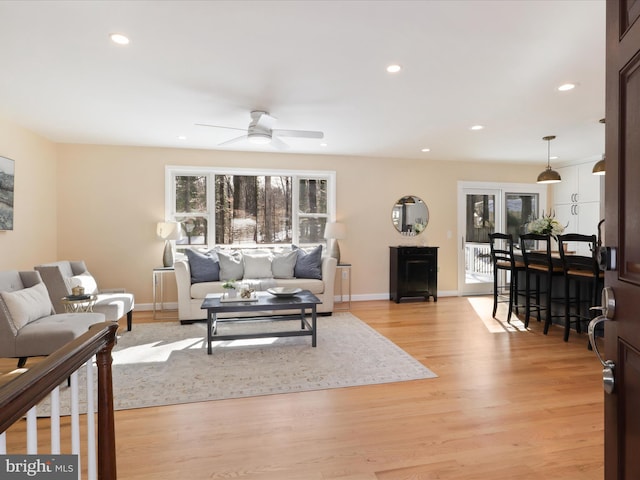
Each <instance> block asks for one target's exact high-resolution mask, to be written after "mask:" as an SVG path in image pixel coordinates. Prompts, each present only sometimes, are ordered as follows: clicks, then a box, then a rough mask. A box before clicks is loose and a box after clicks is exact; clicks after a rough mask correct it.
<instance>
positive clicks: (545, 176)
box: [538, 135, 562, 183]
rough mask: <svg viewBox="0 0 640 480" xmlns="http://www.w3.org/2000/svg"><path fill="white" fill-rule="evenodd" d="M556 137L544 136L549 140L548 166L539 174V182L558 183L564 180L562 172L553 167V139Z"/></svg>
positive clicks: (544, 138)
mask: <svg viewBox="0 0 640 480" xmlns="http://www.w3.org/2000/svg"><path fill="white" fill-rule="evenodd" d="M554 138H556V136H555V135H548V136H546V137H542V139H543V140H545V141H546V142H547V168H546V169H545V170H544V171H543V172H542V173H541V174H540V175H538V183H558V182H561V181H562V178H560V174H559V173H558V172H556V171H555V170H552V169H551V140H553V139H554Z"/></svg>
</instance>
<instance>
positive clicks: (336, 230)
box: [324, 222, 347, 240]
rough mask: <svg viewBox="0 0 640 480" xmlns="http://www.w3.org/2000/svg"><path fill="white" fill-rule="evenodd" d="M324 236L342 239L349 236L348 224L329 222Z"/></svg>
mask: <svg viewBox="0 0 640 480" xmlns="http://www.w3.org/2000/svg"><path fill="white" fill-rule="evenodd" d="M324 238H334V239H336V240H340V239H343V238H347V226H346V225H345V224H344V223H338V222H331V223H327V225H326V226H325V228H324Z"/></svg>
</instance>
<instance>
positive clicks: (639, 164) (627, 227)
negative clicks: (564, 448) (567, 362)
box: [605, 0, 640, 480]
mask: <svg viewBox="0 0 640 480" xmlns="http://www.w3.org/2000/svg"><path fill="white" fill-rule="evenodd" d="M639 16H640V1H637V0H607V88H606V90H607V92H606V99H607V102H606V104H607V107H606V147H605V152H606V180H605V184H606V190H605V196H606V198H605V210H606V217H605V218H606V222H605V230H606V234H605V244H606V245H610V246H612V247H616V249H617V252H616V253H617V266H616V268H615V269H613V270H611V271H607V272H606V277H605V284H606V285H607V286H608V287H611V289H612V290H613V294H614V295H615V301H616V308H615V315H614V318H613V321H608V322H605V356H606V358H607V359H611V360H613V361H614V362H615V368H614V378H615V385H614V391H613V393H612V394H605V479H606V480H637V479H640V455H639V453H640V301H639V300H638V299H639V298H640V20H639V19H638V17H639Z"/></svg>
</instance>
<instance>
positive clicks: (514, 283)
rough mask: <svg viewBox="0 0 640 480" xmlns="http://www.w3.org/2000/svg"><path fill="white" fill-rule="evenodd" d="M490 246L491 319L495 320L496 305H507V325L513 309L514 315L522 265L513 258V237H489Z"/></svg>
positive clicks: (503, 234)
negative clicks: (491, 276) (491, 266)
mask: <svg viewBox="0 0 640 480" xmlns="http://www.w3.org/2000/svg"><path fill="white" fill-rule="evenodd" d="M489 243H490V245H491V263H492V265H493V313H492V316H493V318H496V311H497V309H498V303H508V304H509V312H508V313H507V323H511V313H512V312H513V307H514V306H515V308H516V314H518V313H520V312H519V307H520V306H522V305H519V304H518V293H519V290H518V272H521V271H524V263H523V262H521V261H517V260H515V258H514V256H513V236H512V235H511V234H506V233H492V234H490V235H489Z"/></svg>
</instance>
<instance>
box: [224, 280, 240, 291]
mask: <svg viewBox="0 0 640 480" xmlns="http://www.w3.org/2000/svg"><path fill="white" fill-rule="evenodd" d="M222 288H225V289H227V290H235V289H236V288H237V285H236V281H235V280H227V281H226V282H224V283H223V284H222Z"/></svg>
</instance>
